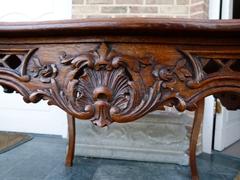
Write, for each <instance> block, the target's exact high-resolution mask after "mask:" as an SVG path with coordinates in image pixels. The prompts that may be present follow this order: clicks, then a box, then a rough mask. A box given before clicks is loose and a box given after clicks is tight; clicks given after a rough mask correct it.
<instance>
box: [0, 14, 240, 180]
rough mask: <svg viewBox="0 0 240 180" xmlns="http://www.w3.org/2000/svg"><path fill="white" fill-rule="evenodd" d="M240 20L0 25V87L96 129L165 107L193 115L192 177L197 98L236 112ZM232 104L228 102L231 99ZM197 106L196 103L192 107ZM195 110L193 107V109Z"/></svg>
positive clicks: (68, 161) (198, 116) (71, 126)
mask: <svg viewBox="0 0 240 180" xmlns="http://www.w3.org/2000/svg"><path fill="white" fill-rule="evenodd" d="M239 47H240V20H221V21H220V20H184V19H159V18H116V19H108V18H107V19H85V20H69V21H53V22H34V23H0V85H2V86H3V87H4V90H5V92H8V93H11V92H13V91H17V92H18V93H20V94H21V95H22V96H23V99H24V101H25V102H27V103H30V102H32V103H37V102H38V101H40V100H42V99H43V100H47V101H48V104H49V105H56V106H58V107H59V108H61V109H62V110H64V111H65V112H66V113H68V125H69V135H70V136H69V140H70V141H69V148H68V153H67V157H66V164H67V165H69V166H70V165H71V164H72V159H73V157H74V143H75V142H74V141H75V139H74V138H75V127H74V122H75V121H74V118H79V119H82V120H89V121H91V122H92V123H94V124H95V125H97V126H101V127H103V126H107V125H110V124H111V123H113V122H118V123H126V122H130V121H135V120H137V119H139V118H141V117H143V116H144V115H146V114H148V113H149V112H152V111H155V110H164V109H165V107H166V106H170V107H175V108H176V109H177V110H178V111H184V110H191V111H195V110H196V109H197V108H198V109H197V113H196V117H195V121H194V128H193V131H192V139H191V147H190V164H191V169H192V174H193V177H194V178H197V169H196V166H195V163H196V162H195V147H196V138H197V135H198V131H199V124H200V123H201V120H200V119H201V118H202V115H201V112H202V104H201V102H202V99H203V98H204V97H206V96H208V95H215V96H216V97H218V98H219V99H220V100H221V101H222V103H223V105H224V106H226V107H227V108H228V109H238V108H239V107H240V102H239V101H238V99H239V93H240V60H239V59H240V48H239ZM232 97H234V98H232ZM199 103H200V104H199ZM198 106H199V107H198Z"/></svg>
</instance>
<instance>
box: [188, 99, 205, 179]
mask: <svg viewBox="0 0 240 180" xmlns="http://www.w3.org/2000/svg"><path fill="white" fill-rule="evenodd" d="M197 106H198V107H197V109H196V111H195V116H194V121H193V127H192V133H191V139H190V153H189V163H190V168H191V174H192V179H193V180H198V179H199V176H198V170H197V165H196V147H197V142H198V136H199V131H200V128H201V124H202V120H203V112H204V99H202V100H200V101H199V102H198V103H197Z"/></svg>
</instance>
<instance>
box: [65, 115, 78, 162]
mask: <svg viewBox="0 0 240 180" xmlns="http://www.w3.org/2000/svg"><path fill="white" fill-rule="evenodd" d="M67 120H68V149H67V156H66V160H65V164H66V166H72V163H73V158H74V151H75V136H76V132H75V118H74V117H73V116H71V115H69V114H67Z"/></svg>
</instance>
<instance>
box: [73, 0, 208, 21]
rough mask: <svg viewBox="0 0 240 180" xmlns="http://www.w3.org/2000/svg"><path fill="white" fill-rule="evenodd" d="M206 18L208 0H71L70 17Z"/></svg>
mask: <svg viewBox="0 0 240 180" xmlns="http://www.w3.org/2000/svg"><path fill="white" fill-rule="evenodd" d="M136 16H141V17H173V18H200V19H206V18H208V0H73V6H72V18H74V19H76V18H96V17H99V18H100V17H136Z"/></svg>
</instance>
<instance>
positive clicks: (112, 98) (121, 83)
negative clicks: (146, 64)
mask: <svg viewBox="0 0 240 180" xmlns="http://www.w3.org/2000/svg"><path fill="white" fill-rule="evenodd" d="M128 81H129V79H128V77H127V76H126V73H125V69H124V68H122V67H120V68H118V69H113V70H111V71H108V70H106V69H105V67H102V68H101V69H99V70H98V71H96V70H93V69H90V68H85V69H84V74H83V75H82V76H81V77H80V78H79V82H78V83H77V85H76V88H75V92H74V94H75V95H76V104H77V106H79V107H84V109H85V110H88V111H94V117H93V118H92V122H93V123H94V124H96V125H97V126H105V125H108V124H110V123H111V114H114V113H118V112H121V111H123V110H124V109H126V108H127V106H128V103H129V100H130V86H129V84H128Z"/></svg>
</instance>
